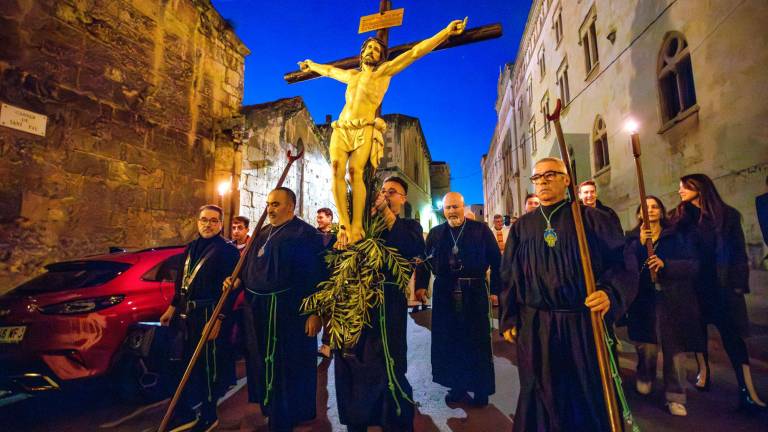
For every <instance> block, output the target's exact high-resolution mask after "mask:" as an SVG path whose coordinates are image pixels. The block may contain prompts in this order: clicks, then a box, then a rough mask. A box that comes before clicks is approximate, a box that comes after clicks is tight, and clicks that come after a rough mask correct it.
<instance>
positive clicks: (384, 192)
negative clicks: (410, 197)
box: [381, 189, 405, 196]
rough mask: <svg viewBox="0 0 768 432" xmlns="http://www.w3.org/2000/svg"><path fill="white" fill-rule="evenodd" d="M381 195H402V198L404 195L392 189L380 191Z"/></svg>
mask: <svg viewBox="0 0 768 432" xmlns="http://www.w3.org/2000/svg"><path fill="white" fill-rule="evenodd" d="M381 193H383V194H384V195H402V196H405V194H404V193H400V192H398V191H396V190H394V189H382V190H381Z"/></svg>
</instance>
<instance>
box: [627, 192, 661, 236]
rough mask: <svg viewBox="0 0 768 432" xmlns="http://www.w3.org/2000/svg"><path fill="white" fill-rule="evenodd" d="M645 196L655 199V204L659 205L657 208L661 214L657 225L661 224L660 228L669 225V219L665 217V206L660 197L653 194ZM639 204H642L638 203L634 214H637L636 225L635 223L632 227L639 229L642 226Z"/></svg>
mask: <svg viewBox="0 0 768 432" xmlns="http://www.w3.org/2000/svg"><path fill="white" fill-rule="evenodd" d="M645 198H646V199H648V198H650V199H652V200H654V201H656V204H657V205H658V206H659V210H660V211H661V215H660V216H659V225H661V228H662V229H664V228H666V227H667V226H669V220H668V219H667V208H666V207H664V202H662V201H661V198H659V197H657V196H655V195H646V196H645ZM641 206H642V204H640V205H638V206H637V210H635V215H636V216H637V225H635V228H634V229H641V228H642V226H643V218H642V214H641V212H640V207H641Z"/></svg>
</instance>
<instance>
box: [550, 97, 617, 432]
mask: <svg viewBox="0 0 768 432" xmlns="http://www.w3.org/2000/svg"><path fill="white" fill-rule="evenodd" d="M561 109H562V102H561V101H560V99H558V100H557V105H556V106H555V110H554V112H553V113H552V114H550V115H547V116H546V117H547V120H549V121H551V122H552V123H553V124H554V126H555V132H556V133H557V142H558V144H559V146H560V155H561V156H562V158H563V162H564V163H565V168H566V171H568V177H569V178H570V179H571V182H570V184H569V185H568V192H569V193H570V195H571V211H572V213H573V224H574V226H575V228H576V237H577V239H578V242H579V255H580V256H581V267H582V271H583V272H584V282H585V284H586V287H587V296H589V295H590V294H592V293H593V292H595V290H596V289H597V284H596V283H595V274H594V272H593V271H592V257H591V256H590V254H589V247H588V244H587V235H586V233H585V231H584V220H583V219H582V217H581V202H580V201H579V200H578V199H577V198H576V197H578V195H577V194H576V179H575V178H574V176H573V169H572V167H571V158H570V155H569V153H568V147H567V146H566V145H565V137H564V136H563V129H562V127H561V126H560V110H561ZM590 317H591V319H592V336H593V337H594V338H595V348H596V349H597V364H598V366H599V368H600V383H601V384H602V388H603V399H604V400H605V406H606V408H607V410H608V419H609V421H610V425H611V431H612V432H621V430H622V425H621V416H620V415H619V406H618V403H617V402H616V391H615V389H614V387H613V380H612V379H611V373H610V371H609V362H610V360H609V358H608V356H609V355H610V354H609V353H608V346H607V345H606V343H605V326H604V324H603V317H602V316H600V314H599V313H596V312H591V313H590Z"/></svg>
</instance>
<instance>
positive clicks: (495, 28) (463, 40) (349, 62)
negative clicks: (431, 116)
mask: <svg viewBox="0 0 768 432" xmlns="http://www.w3.org/2000/svg"><path fill="white" fill-rule="evenodd" d="M391 6H392V2H391V0H379V13H380V14H383V13H385V12H387V11H389V10H391ZM498 37H501V24H500V23H497V24H490V25H485V26H481V27H475V28H471V29H467V30H465V31H464V33H462V34H460V35H458V36H453V37H451V38H450V39H448V40H447V41H445V42H443V43H442V44H440V45H439V46H438V47H437V48H435V49H434V50H433V51H437V50H441V49H446V48H453V47H456V46H461V45H467V44H471V43H475V42H481V41H484V40H488V39H496V38H498ZM376 38H378V39H381V40H382V41H384V44H385V45H389V28H382V29H379V30H377V31H376ZM419 42H420V41H416V42H410V43H407V44H403V45H398V46H396V47H394V48H389V49H388V53H389V55H388V56H387V59H386V60H392V59H393V58H395V57H397V56H398V55H400V54H402V53H404V52H406V51H408V50H409V49H411V48H413V47H414V45H416V44H417V43H419ZM326 64H328V65H330V66H334V67H337V68H339V69H354V68H356V67H358V66H359V65H360V56H359V55H355V56H352V57H346V58H343V59H341V60H336V61H333V62H329V63H326ZM319 76H320V75H318V74H316V73H314V72H302V71H300V70H298V71H293V72H288V73H286V74H285V75H283V79H285V80H286V81H287V82H288V84H293V83H297V82H301V81H306V80H310V79H312V78H317V77H319Z"/></svg>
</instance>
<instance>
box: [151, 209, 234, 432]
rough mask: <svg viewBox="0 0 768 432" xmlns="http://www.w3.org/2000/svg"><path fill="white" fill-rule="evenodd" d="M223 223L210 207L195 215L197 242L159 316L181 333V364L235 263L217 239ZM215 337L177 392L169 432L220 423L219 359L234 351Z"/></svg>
mask: <svg viewBox="0 0 768 432" xmlns="http://www.w3.org/2000/svg"><path fill="white" fill-rule="evenodd" d="M223 221H224V212H223V210H222V209H221V207H219V206H215V205H212V204H208V205H204V206H202V207H201V208H200V211H199V212H198V215H197V231H198V234H199V237H198V238H197V239H195V240H193V241H192V242H191V243H189V244H188V245H187V247H186V249H185V250H184V260H183V261H182V262H183V263H184V264H183V268H182V271H181V272H179V275H178V277H177V278H176V288H175V293H174V296H173V300H172V301H171V305H170V306H168V309H167V310H166V311H165V313H163V315H162V316H161V317H160V323H161V324H162V325H164V326H167V325H172V326H173V328H174V329H175V330H176V331H179V332H181V335H182V337H181V338H180V339H181V340H183V343H182V345H183V346H182V349H181V351H182V352H181V353H180V354H181V357H182V359H183V360H184V362H183V364H185V365H186V364H187V363H189V360H190V358H191V357H192V353H193V352H194V351H195V346H196V345H197V343H198V340H200V338H201V336H202V333H203V327H205V324H206V322H208V320H210V319H211V317H212V316H213V309H214V307H215V306H216V302H217V301H218V300H219V297H220V296H221V286H222V282H223V281H224V278H226V277H227V276H229V274H230V273H232V269H234V268H235V264H236V263H237V258H238V252H237V249H236V248H235V247H234V246H233V245H232V244H230V243H229V242H227V240H225V239H224V237H222V236H221V227H222V223H223ZM230 309H231V301H230V302H228V303H227V307H226V308H225V309H224V312H223V313H224V314H227V313H228V312H229V310H230ZM219 323H221V321H219ZM219 325H221V324H219ZM217 336H218V329H217V330H216V331H214V332H212V333H211V335H210V336H209V338H208V341H207V342H206V344H205V347H204V348H203V351H202V354H201V361H199V362H197V363H196V364H195V368H194V369H192V373H191V375H190V376H189V383H188V384H187V386H186V387H185V388H184V391H183V392H182V393H181V399H180V403H179V406H178V409H177V410H176V415H175V417H173V419H172V420H171V424H170V428H169V430H171V431H182V430H192V429H194V430H201V431H206V430H209V429H212V428H214V427H216V425H217V424H218V418H217V416H216V402H217V401H218V399H219V397H220V396H222V395H223V394H224V390H225V388H224V387H225V385H226V383H225V382H223V381H224V380H223V379H222V378H223V377H222V375H223V374H222V372H223V370H222V368H221V367H222V365H223V364H224V362H223V360H224V359H223V358H221V357H222V354H225V356H228V354H229V353H228V352H227V351H228V350H231V349H232V348H231V347H230V346H228V345H227V344H226V342H225V341H224V340H223V338H220V339H218V340H215V339H216V337H217ZM217 358H218V359H217ZM217 360H218V361H217ZM217 365H218V368H217ZM216 369H219V370H216ZM197 404H200V412H199V414H198V413H197V412H196V411H195V409H194V407H195V406H196V405H197Z"/></svg>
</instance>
